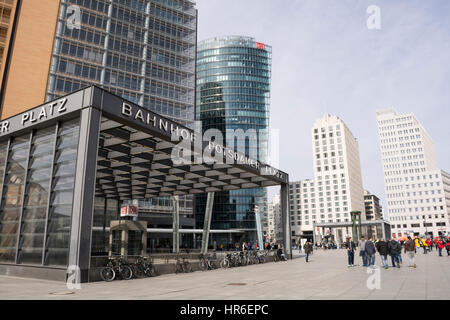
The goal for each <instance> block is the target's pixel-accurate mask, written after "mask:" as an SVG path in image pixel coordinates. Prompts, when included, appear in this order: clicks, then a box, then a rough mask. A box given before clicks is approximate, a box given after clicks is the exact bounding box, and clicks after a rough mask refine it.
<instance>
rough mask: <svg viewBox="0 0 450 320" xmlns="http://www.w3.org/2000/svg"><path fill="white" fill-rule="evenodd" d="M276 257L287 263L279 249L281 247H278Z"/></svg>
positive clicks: (281, 250)
mask: <svg viewBox="0 0 450 320" xmlns="http://www.w3.org/2000/svg"><path fill="white" fill-rule="evenodd" d="M277 256H278V258H279V259H280V261H287V258H286V255H285V254H284V253H283V249H282V248H281V246H279V247H278V249H277Z"/></svg>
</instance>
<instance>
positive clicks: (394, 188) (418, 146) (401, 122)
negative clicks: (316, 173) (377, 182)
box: [377, 109, 450, 237]
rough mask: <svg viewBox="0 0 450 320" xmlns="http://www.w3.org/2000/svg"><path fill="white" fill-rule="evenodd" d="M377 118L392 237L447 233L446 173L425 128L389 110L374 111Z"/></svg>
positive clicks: (449, 188)
mask: <svg viewBox="0 0 450 320" xmlns="http://www.w3.org/2000/svg"><path fill="white" fill-rule="evenodd" d="M377 121H378V134H379V140H380V151H381V159H382V163H383V171H384V185H385V193H386V202H387V209H388V210H387V215H388V217H389V221H390V222H391V224H392V236H394V237H396V236H404V235H406V234H409V235H425V234H427V235H429V236H438V235H441V234H444V233H448V232H449V231H450V227H449V212H450V183H449V175H448V174H447V173H445V172H444V171H441V170H439V169H438V165H437V161H436V156H435V151H434V144H433V141H432V140H431V138H430V136H429V135H428V133H427V132H426V130H425V128H424V127H422V125H421V124H420V123H419V121H418V120H417V119H416V118H415V116H414V115H413V114H412V113H408V114H398V113H397V112H396V111H395V110H392V109H389V110H384V111H379V112H377Z"/></svg>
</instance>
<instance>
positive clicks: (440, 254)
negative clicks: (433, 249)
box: [436, 239, 444, 257]
mask: <svg viewBox="0 0 450 320" xmlns="http://www.w3.org/2000/svg"><path fill="white" fill-rule="evenodd" d="M436 244H437V247H438V250H439V257H442V249H444V244H443V243H442V241H441V239H437V240H436Z"/></svg>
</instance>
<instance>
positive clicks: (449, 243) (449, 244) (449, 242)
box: [445, 238, 450, 257]
mask: <svg viewBox="0 0 450 320" xmlns="http://www.w3.org/2000/svg"><path fill="white" fill-rule="evenodd" d="M445 249H447V257H449V256H450V238H448V239H447V242H446V243H445Z"/></svg>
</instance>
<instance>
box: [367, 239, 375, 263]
mask: <svg viewBox="0 0 450 320" xmlns="http://www.w3.org/2000/svg"><path fill="white" fill-rule="evenodd" d="M365 251H366V255H367V262H368V266H369V267H372V268H373V266H374V265H375V253H376V252H377V250H376V248H375V245H374V244H373V242H372V238H369V240H367V241H366V245H365Z"/></svg>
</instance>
